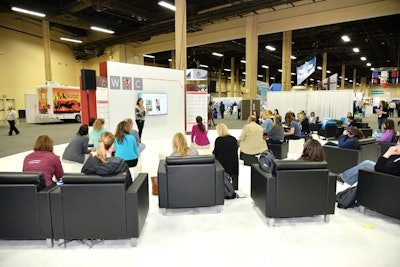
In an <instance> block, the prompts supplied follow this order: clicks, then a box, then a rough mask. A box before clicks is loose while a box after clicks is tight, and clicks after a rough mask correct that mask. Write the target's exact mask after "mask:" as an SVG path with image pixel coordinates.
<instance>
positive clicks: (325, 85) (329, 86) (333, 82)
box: [318, 73, 338, 90]
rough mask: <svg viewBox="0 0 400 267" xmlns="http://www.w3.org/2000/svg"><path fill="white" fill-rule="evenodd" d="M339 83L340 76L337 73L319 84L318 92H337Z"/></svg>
mask: <svg viewBox="0 0 400 267" xmlns="http://www.w3.org/2000/svg"><path fill="white" fill-rule="evenodd" d="M337 82H338V74H337V73H335V74H333V75H332V76H329V77H328V78H326V79H325V80H322V81H321V82H320V83H318V90H336V89H337Z"/></svg>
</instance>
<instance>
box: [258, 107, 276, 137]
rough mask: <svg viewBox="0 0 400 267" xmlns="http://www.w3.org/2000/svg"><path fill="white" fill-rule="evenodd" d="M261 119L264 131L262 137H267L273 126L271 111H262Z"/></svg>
mask: <svg viewBox="0 0 400 267" xmlns="http://www.w3.org/2000/svg"><path fill="white" fill-rule="evenodd" d="M261 117H262V119H263V123H262V127H263V129H264V136H267V135H268V132H269V131H271V129H272V126H273V125H274V123H273V121H272V119H271V117H272V111H271V110H263V111H262V114H261Z"/></svg>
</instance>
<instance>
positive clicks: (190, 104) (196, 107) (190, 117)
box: [186, 91, 209, 133]
mask: <svg viewBox="0 0 400 267" xmlns="http://www.w3.org/2000/svg"><path fill="white" fill-rule="evenodd" d="M208 97H209V95H208V94H207V93H206V92H194V91H187V92H186V133H190V132H192V127H193V125H195V124H196V117H197V116H201V117H202V118H203V123H205V124H206V125H207V112H208V102H207V101H208Z"/></svg>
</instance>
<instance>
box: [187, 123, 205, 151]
mask: <svg viewBox="0 0 400 267" xmlns="http://www.w3.org/2000/svg"><path fill="white" fill-rule="evenodd" d="M196 122H197V124H196V125H193V127H192V137H191V141H192V143H191V145H190V146H191V147H192V148H196V149H207V148H210V141H209V140H208V137H207V130H206V126H205V125H204V123H203V118H202V117H201V116H197V117H196Z"/></svg>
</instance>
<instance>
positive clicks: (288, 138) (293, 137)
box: [284, 134, 301, 143]
mask: <svg viewBox="0 0 400 267" xmlns="http://www.w3.org/2000/svg"><path fill="white" fill-rule="evenodd" d="M300 138H301V137H300V136H297V135H294V134H291V135H285V139H284V140H285V142H286V143H288V142H289V140H290V139H291V140H298V139H300Z"/></svg>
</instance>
